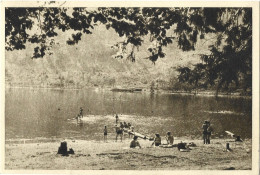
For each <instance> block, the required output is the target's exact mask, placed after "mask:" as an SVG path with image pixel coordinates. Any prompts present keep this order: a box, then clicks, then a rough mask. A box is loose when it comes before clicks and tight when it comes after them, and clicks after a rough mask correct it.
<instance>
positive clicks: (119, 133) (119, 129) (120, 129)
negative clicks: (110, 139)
mask: <svg viewBox="0 0 260 175" xmlns="http://www.w3.org/2000/svg"><path fill="white" fill-rule="evenodd" d="M115 118H116V125H115V127H114V128H115V131H116V138H115V140H116V142H117V139H118V137H120V140H121V142H122V140H123V133H124V130H128V134H129V138H130V137H131V135H134V127H133V126H132V125H131V123H126V122H125V121H124V122H120V123H119V117H118V115H117V114H116V115H115ZM107 134H108V131H107V126H104V142H107ZM137 139H138V136H136V135H134V137H133V140H132V141H131V143H130V148H135V147H140V148H141V145H140V143H139V142H138V141H137ZM165 139H166V141H167V144H168V145H173V142H174V137H173V136H172V135H171V132H170V131H169V132H167V133H166V137H165ZM161 144H162V139H161V136H160V134H158V133H156V134H155V138H154V140H153V143H152V146H153V145H154V146H160V145H161Z"/></svg>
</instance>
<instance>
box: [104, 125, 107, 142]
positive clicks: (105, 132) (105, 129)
mask: <svg viewBox="0 0 260 175" xmlns="http://www.w3.org/2000/svg"><path fill="white" fill-rule="evenodd" d="M104 142H107V126H105V128H104Z"/></svg>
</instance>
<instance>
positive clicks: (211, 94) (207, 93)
mask: <svg viewBox="0 0 260 175" xmlns="http://www.w3.org/2000/svg"><path fill="white" fill-rule="evenodd" d="M5 89H44V90H60V91H64V90H75V91H80V90H86V89H93V90H106V91H111V92H114V93H150V94H169V95H171V94H172V95H187V96H202V97H216V93H215V91H213V90H205V91H197V92H196V93H195V92H193V91H192V92H185V91H171V90H164V89H156V90H154V91H153V92H151V91H150V89H149V88H139V87H132V88H129V90H125V91H113V89H120V88H113V87H95V86H93V87H92V86H89V87H83V88H59V87H33V86H28V87H27V86H8V87H5ZM122 89H127V88H122ZM132 89H142V90H141V91H131V90H132ZM217 97H232V98H233V97H235V98H248V99H252V95H240V94H239V93H238V92H232V93H230V94H227V93H226V92H219V94H218V96H217Z"/></svg>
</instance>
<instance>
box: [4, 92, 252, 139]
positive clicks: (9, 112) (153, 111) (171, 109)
mask: <svg viewBox="0 0 260 175" xmlns="http://www.w3.org/2000/svg"><path fill="white" fill-rule="evenodd" d="M80 107H82V108H83V109H84V111H83V113H84V116H86V117H87V119H86V121H85V122H84V124H83V125H82V126H79V125H77V124H76V123H75V121H73V120H68V119H71V118H73V117H75V116H76V115H77V114H78V113H79V108H80ZM116 113H117V114H118V115H119V119H120V121H126V122H127V123H128V122H130V123H131V124H132V125H133V126H134V128H135V131H137V132H140V133H143V134H148V135H151V136H153V135H154V134H155V133H160V134H161V135H162V136H164V135H165V133H166V132H167V131H171V132H172V133H173V135H174V136H175V137H184V136H185V137H192V138H201V135H202V134H201V133H202V129H201V127H202V124H203V121H204V120H210V121H211V123H212V125H213V128H214V136H215V137H222V136H223V135H224V133H225V131H226V130H228V131H231V132H233V133H235V134H237V135H240V136H241V138H242V139H244V138H251V137H252V99H251V98H240V97H219V98H215V97H213V96H194V95H179V94H165V93H154V94H151V93H149V92H137V93H126V92H112V91H109V90H105V89H97V88H90V89H84V90H56V89H30V88H8V89H6V92H5V131H6V133H5V134H6V140H8V139H35V138H76V139H86V140H100V139H103V127H104V125H107V127H108V132H109V134H108V139H113V138H114V137H115V131H114V128H113V127H114V125H115V118H114V117H113V116H114V115H115V114H116Z"/></svg>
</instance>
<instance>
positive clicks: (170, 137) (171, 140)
mask: <svg viewBox="0 0 260 175" xmlns="http://www.w3.org/2000/svg"><path fill="white" fill-rule="evenodd" d="M166 141H167V144H168V145H173V141H174V138H173V136H172V135H171V132H167V135H166Z"/></svg>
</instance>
